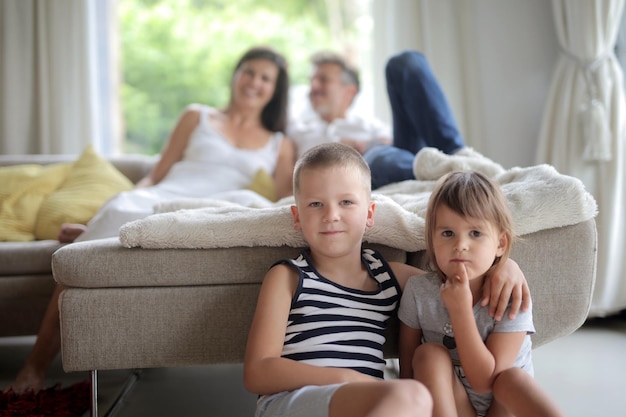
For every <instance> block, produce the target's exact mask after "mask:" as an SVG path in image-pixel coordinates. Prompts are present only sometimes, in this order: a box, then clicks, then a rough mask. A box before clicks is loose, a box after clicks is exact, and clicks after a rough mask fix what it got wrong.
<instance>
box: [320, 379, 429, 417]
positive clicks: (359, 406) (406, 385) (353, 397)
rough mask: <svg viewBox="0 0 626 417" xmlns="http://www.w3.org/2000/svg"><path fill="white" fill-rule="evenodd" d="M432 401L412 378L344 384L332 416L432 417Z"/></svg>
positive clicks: (332, 406) (333, 401)
mask: <svg viewBox="0 0 626 417" xmlns="http://www.w3.org/2000/svg"><path fill="white" fill-rule="evenodd" d="M431 413H432V399H431V397H430V394H429V393H428V390H427V389H426V387H425V386H424V385H423V384H420V383H419V382H417V381H414V380H410V379H395V380H389V381H376V382H355V383H351V384H345V385H342V386H341V387H340V388H338V389H337V391H335V394H334V395H333V397H332V399H331V400H330V407H329V417H365V416H367V417H389V416H394V417H405V416H406V417H408V416H413V417H430V416H431Z"/></svg>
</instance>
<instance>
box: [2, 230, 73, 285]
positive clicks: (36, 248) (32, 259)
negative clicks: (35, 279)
mask: <svg viewBox="0 0 626 417" xmlns="http://www.w3.org/2000/svg"><path fill="white" fill-rule="evenodd" d="M62 246H64V244H63V243H59V241H57V240H40V241H35V242H0V265H2V268H1V270H2V271H1V272H2V273H1V274H0V280H1V279H3V277H5V276H14V275H28V274H50V273H51V272H52V267H51V265H50V259H51V258H52V254H53V253H54V252H55V251H56V250H57V249H59V248H60V247H62Z"/></svg>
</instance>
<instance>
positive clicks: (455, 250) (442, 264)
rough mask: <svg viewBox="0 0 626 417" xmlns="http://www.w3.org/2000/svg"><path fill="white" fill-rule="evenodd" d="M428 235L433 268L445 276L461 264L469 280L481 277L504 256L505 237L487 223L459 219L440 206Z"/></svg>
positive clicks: (449, 210)
mask: <svg viewBox="0 0 626 417" xmlns="http://www.w3.org/2000/svg"><path fill="white" fill-rule="evenodd" d="M435 216H436V217H435V227H434V230H433V235H432V243H433V250H434V253H435V259H436V261H437V266H438V267H439V269H440V270H441V271H442V272H443V274H444V275H445V276H450V275H451V274H453V272H454V271H456V270H458V263H463V264H465V267H466V268H467V273H468V276H469V279H470V280H472V279H475V278H480V277H482V276H483V275H484V274H485V272H487V270H488V269H489V268H490V267H491V266H492V265H493V262H494V260H495V259H496V258H497V257H499V256H502V255H503V254H504V251H505V248H506V245H507V244H508V242H507V240H508V239H507V237H506V234H505V233H502V232H500V231H499V230H498V229H497V228H496V227H494V225H493V224H491V223H490V222H487V221H484V220H479V219H474V218H471V217H463V216H461V215H459V214H458V213H456V212H454V211H453V210H451V209H450V208H449V207H448V206H445V205H441V206H439V207H438V208H437V209H436V211H435Z"/></svg>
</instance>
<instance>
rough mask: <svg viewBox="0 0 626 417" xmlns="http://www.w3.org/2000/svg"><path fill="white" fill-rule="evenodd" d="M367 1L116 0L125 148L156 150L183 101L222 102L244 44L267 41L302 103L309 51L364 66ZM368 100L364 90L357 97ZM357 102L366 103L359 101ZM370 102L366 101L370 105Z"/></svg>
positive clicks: (367, 40) (365, 82) (130, 150)
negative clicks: (343, 56) (284, 64)
mask: <svg viewBox="0 0 626 417" xmlns="http://www.w3.org/2000/svg"><path fill="white" fill-rule="evenodd" d="M369 3H370V2H369V1H368V0H345V1H339V0H285V1H281V2H280V3H279V6H277V2H275V1H273V0H230V1H227V0H224V1H220V0H123V1H119V2H118V15H119V28H120V36H119V39H120V48H121V53H120V60H121V62H120V66H121V73H122V81H121V84H122V85H121V89H120V90H121V93H120V96H121V97H120V100H121V107H122V114H123V119H124V122H123V125H124V131H125V133H124V140H123V151H124V152H125V153H145V154H155V153H158V152H160V151H161V148H162V146H163V143H164V142H165V141H166V140H167V137H168V135H169V133H170V131H171V129H172V128H173V126H174V124H175V123H176V119H177V118H178V116H179V115H180V112H181V111H182V110H183V108H184V107H185V106H186V105H188V104H190V103H196V102H197V103H204V104H208V105H211V106H215V107H218V108H220V107H223V106H225V105H226V104H227V101H228V94H229V82H230V77H231V73H232V67H233V65H234V64H235V62H236V60H237V59H238V58H239V56H240V55H241V54H242V53H243V52H244V51H245V50H246V49H248V48H249V47H250V46H252V45H257V44H267V45H271V46H273V47H275V48H276V49H278V50H279V51H281V52H282V53H283V54H284V55H285V56H286V57H287V59H288V60H289V65H290V75H291V83H292V86H293V90H294V92H295V93H296V96H295V97H300V99H298V98H296V99H295V100H292V101H293V102H294V106H302V101H301V99H302V98H304V96H303V95H299V94H297V92H298V91H300V92H301V91H302V87H298V86H305V85H308V77H309V71H310V65H309V56H310V54H311V53H313V52H315V51H317V50H321V49H332V50H334V51H337V52H342V53H344V54H346V55H347V56H349V57H350V58H351V59H352V60H353V62H355V63H356V64H357V65H358V66H359V67H360V68H361V71H362V78H363V81H362V84H363V85H365V86H367V85H368V84H370V83H369V80H370V78H371V77H370V76H369V73H368V71H367V65H366V63H367V62H368V54H369V53H370V49H369V44H370V32H371V29H372V18H371V15H370V4H369ZM361 96H363V97H369V96H370V94H368V93H364V94H361ZM359 106H364V107H367V106H368V104H364V103H363V100H361V101H360V102H359ZM370 107H371V105H370Z"/></svg>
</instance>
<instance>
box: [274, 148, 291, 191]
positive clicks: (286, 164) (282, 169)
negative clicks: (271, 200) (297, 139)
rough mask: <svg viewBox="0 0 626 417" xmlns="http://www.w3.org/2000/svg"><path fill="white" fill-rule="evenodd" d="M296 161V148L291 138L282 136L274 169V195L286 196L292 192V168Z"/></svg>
mask: <svg viewBox="0 0 626 417" xmlns="http://www.w3.org/2000/svg"><path fill="white" fill-rule="evenodd" d="M295 163H296V149H295V145H294V143H293V142H292V140H291V139H289V138H287V137H284V138H283V140H282V142H281V144H280V151H279V153H278V161H277V163H276V169H275V170H274V182H275V183H276V196H277V197H278V198H283V197H287V196H290V195H292V194H293V169H294V165H295Z"/></svg>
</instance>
